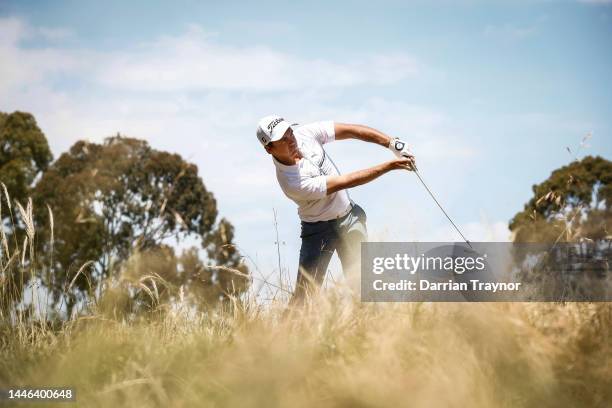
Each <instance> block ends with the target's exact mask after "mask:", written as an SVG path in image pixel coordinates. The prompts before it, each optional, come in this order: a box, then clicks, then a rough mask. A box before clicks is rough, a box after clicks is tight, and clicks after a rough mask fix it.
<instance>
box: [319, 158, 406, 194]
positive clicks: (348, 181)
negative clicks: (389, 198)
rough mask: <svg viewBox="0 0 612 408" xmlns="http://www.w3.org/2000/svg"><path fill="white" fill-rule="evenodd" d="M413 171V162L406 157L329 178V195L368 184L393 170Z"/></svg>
mask: <svg viewBox="0 0 612 408" xmlns="http://www.w3.org/2000/svg"><path fill="white" fill-rule="evenodd" d="M400 169H403V170H412V162H411V161H410V160H408V159H406V158H404V157H402V158H399V159H395V160H391V161H388V162H385V163H382V164H379V165H377V166H374V167H370V168H367V169H363V170H357V171H353V172H351V173H347V174H342V175H339V176H327V180H326V181H327V195H330V194H333V193H335V192H337V191H340V190H344V189H345V188H350V187H355V186H360V185H362V184H366V183H368V182H370V181H372V180H374V179H375V178H377V177H380V176H382V175H383V174H385V173H387V172H389V171H391V170H400Z"/></svg>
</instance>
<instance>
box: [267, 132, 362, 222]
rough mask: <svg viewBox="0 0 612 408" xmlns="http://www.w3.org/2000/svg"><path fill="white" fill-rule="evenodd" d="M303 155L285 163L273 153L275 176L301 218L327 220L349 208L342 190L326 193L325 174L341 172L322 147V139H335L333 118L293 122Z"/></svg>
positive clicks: (347, 200) (324, 141) (303, 219)
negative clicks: (292, 163)
mask: <svg viewBox="0 0 612 408" xmlns="http://www.w3.org/2000/svg"><path fill="white" fill-rule="evenodd" d="M292 128H293V134H294V135H295V139H296V141H297V145H298V149H299V151H300V153H301V154H302V157H303V158H302V159H300V161H299V162H298V163H297V164H294V165H291V166H287V165H285V164H282V163H280V162H279V161H278V160H276V159H275V158H274V157H272V160H273V161H274V164H275V165H276V178H277V179H278V183H279V184H280V186H281V189H282V190H283V192H284V193H285V195H286V196H287V197H289V198H290V199H291V200H293V201H294V202H295V203H296V204H297V205H298V215H299V216H300V219H301V220H302V221H306V222H316V221H328V220H331V219H335V218H338V217H341V216H343V215H345V214H347V213H348V211H349V210H350V209H351V201H350V198H349V196H348V193H347V191H346V189H345V190H340V191H338V192H335V193H333V194H330V195H326V193H327V181H326V177H327V176H337V175H340V173H339V172H338V170H337V169H336V166H334V165H333V163H332V161H331V159H330V158H329V156H328V155H327V153H326V152H325V150H324V149H323V145H324V144H325V143H329V142H333V141H334V140H335V139H336V137H335V136H336V134H335V132H334V122H333V121H322V122H314V123H310V124H306V125H298V126H292Z"/></svg>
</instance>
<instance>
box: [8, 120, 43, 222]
mask: <svg viewBox="0 0 612 408" xmlns="http://www.w3.org/2000/svg"><path fill="white" fill-rule="evenodd" d="M51 160H53V155H52V154H51V150H49V145H48V143H47V138H46V137H45V135H44V134H43V132H42V131H41V130H40V128H39V127H38V125H37V124H36V120H35V119H34V116H32V115H31V114H29V113H25V112H13V113H11V114H6V113H2V112H0V181H2V182H3V183H4V184H5V185H6V188H7V191H9V192H10V195H11V198H12V199H14V200H18V201H19V202H21V203H25V202H26V201H27V199H28V195H29V194H30V186H31V185H32V183H33V182H34V180H35V179H36V177H37V176H38V175H39V174H41V173H42V172H43V171H45V170H46V169H47V167H48V165H49V163H50V162H51ZM3 215H4V217H6V216H8V213H7V212H5V213H4V214H3Z"/></svg>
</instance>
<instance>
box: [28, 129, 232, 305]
mask: <svg viewBox="0 0 612 408" xmlns="http://www.w3.org/2000/svg"><path fill="white" fill-rule="evenodd" d="M35 201H36V203H37V205H36V207H37V208H38V209H39V212H38V217H39V220H40V222H39V224H40V225H46V224H47V221H48V220H47V219H46V218H47V213H46V212H44V211H40V209H41V208H44V207H43V206H44V204H49V205H50V206H51V208H52V209H53V210H54V217H55V220H54V221H55V222H54V224H55V242H54V247H55V248H54V251H51V248H49V245H50V240H49V239H44V240H42V241H43V247H44V250H43V253H46V254H49V256H47V257H46V259H45V261H46V262H52V263H53V272H54V273H53V274H52V275H53V278H52V279H51V281H50V282H48V285H49V286H50V287H51V288H53V293H54V295H55V296H54V299H55V301H58V299H59V298H60V295H61V294H62V291H63V290H64V288H65V287H66V283H67V282H68V281H71V280H72V277H73V276H74V275H75V273H76V271H77V269H78V268H79V267H80V266H81V265H83V264H84V263H85V262H86V261H88V260H93V261H95V264H94V265H95V268H94V269H93V271H92V273H90V274H89V275H88V274H80V275H79V276H78V277H77V278H76V280H75V281H74V288H75V294H76V295H77V296H75V297H72V296H71V297H70V299H71V300H70V302H71V303H70V304H69V305H68V308H69V309H70V308H71V307H72V306H73V305H74V302H76V301H77V300H78V297H80V298H81V299H85V298H86V297H87V293H88V292H91V291H92V290H94V289H95V288H97V286H98V285H99V283H100V282H101V281H102V280H103V279H105V278H108V277H113V275H114V274H117V273H119V271H120V269H121V268H120V267H121V266H122V264H123V263H124V262H125V261H126V260H128V259H129V257H130V255H132V254H134V253H146V252H147V251H148V250H153V249H156V248H159V247H160V245H162V243H163V242H165V241H166V240H167V239H169V238H175V239H176V240H177V242H179V241H181V240H183V239H185V238H186V237H188V236H191V237H197V238H199V239H200V240H201V241H202V242H203V243H210V242H212V241H214V238H213V237H214V236H216V235H217V234H218V232H217V231H216V230H215V226H216V224H215V221H216V218H217V205H216V200H215V198H214V196H213V194H212V193H211V192H209V191H208V190H207V189H206V187H205V186H204V183H203V182H202V179H201V178H200V177H199V176H198V169H197V166H195V165H194V164H191V163H188V162H186V161H185V160H183V159H182V158H181V157H180V156H179V155H177V154H171V153H167V152H163V151H158V150H155V149H152V148H151V147H150V146H149V145H148V143H147V142H146V141H143V140H138V139H133V138H127V137H121V136H115V137H109V138H107V139H105V141H104V142H103V143H102V144H95V143H88V142H85V141H79V142H77V143H75V144H74V145H73V146H72V147H71V148H70V150H69V151H68V152H66V153H64V154H62V155H61V156H60V157H59V159H58V160H57V161H55V162H54V163H53V164H52V165H51V166H50V167H49V169H48V170H47V171H46V172H45V174H44V175H43V177H42V178H41V180H40V181H39V182H38V183H37V185H36V195H35ZM220 225H225V223H224V222H222V223H221V224H220ZM221 228H226V227H225V226H222V227H221ZM45 234H47V235H46V236H47V237H48V232H46V231H41V235H43V236H45ZM211 240H212V241H211ZM230 244H231V242H230ZM213 246H214V244H213ZM50 254H53V257H52V259H51V255H50ZM115 277H116V276H115ZM90 286H91V287H90Z"/></svg>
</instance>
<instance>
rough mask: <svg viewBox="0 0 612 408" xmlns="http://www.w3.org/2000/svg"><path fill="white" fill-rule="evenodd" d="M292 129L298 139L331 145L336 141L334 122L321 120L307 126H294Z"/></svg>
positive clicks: (306, 124)
mask: <svg viewBox="0 0 612 408" xmlns="http://www.w3.org/2000/svg"><path fill="white" fill-rule="evenodd" d="M292 128H293V133H294V135H296V136H297V137H303V138H307V139H310V140H315V141H317V142H319V143H320V144H325V143H329V142H331V141H333V140H334V139H335V132H334V121H333V120H320V121H316V122H309V123H305V124H297V125H295V126H292Z"/></svg>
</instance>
